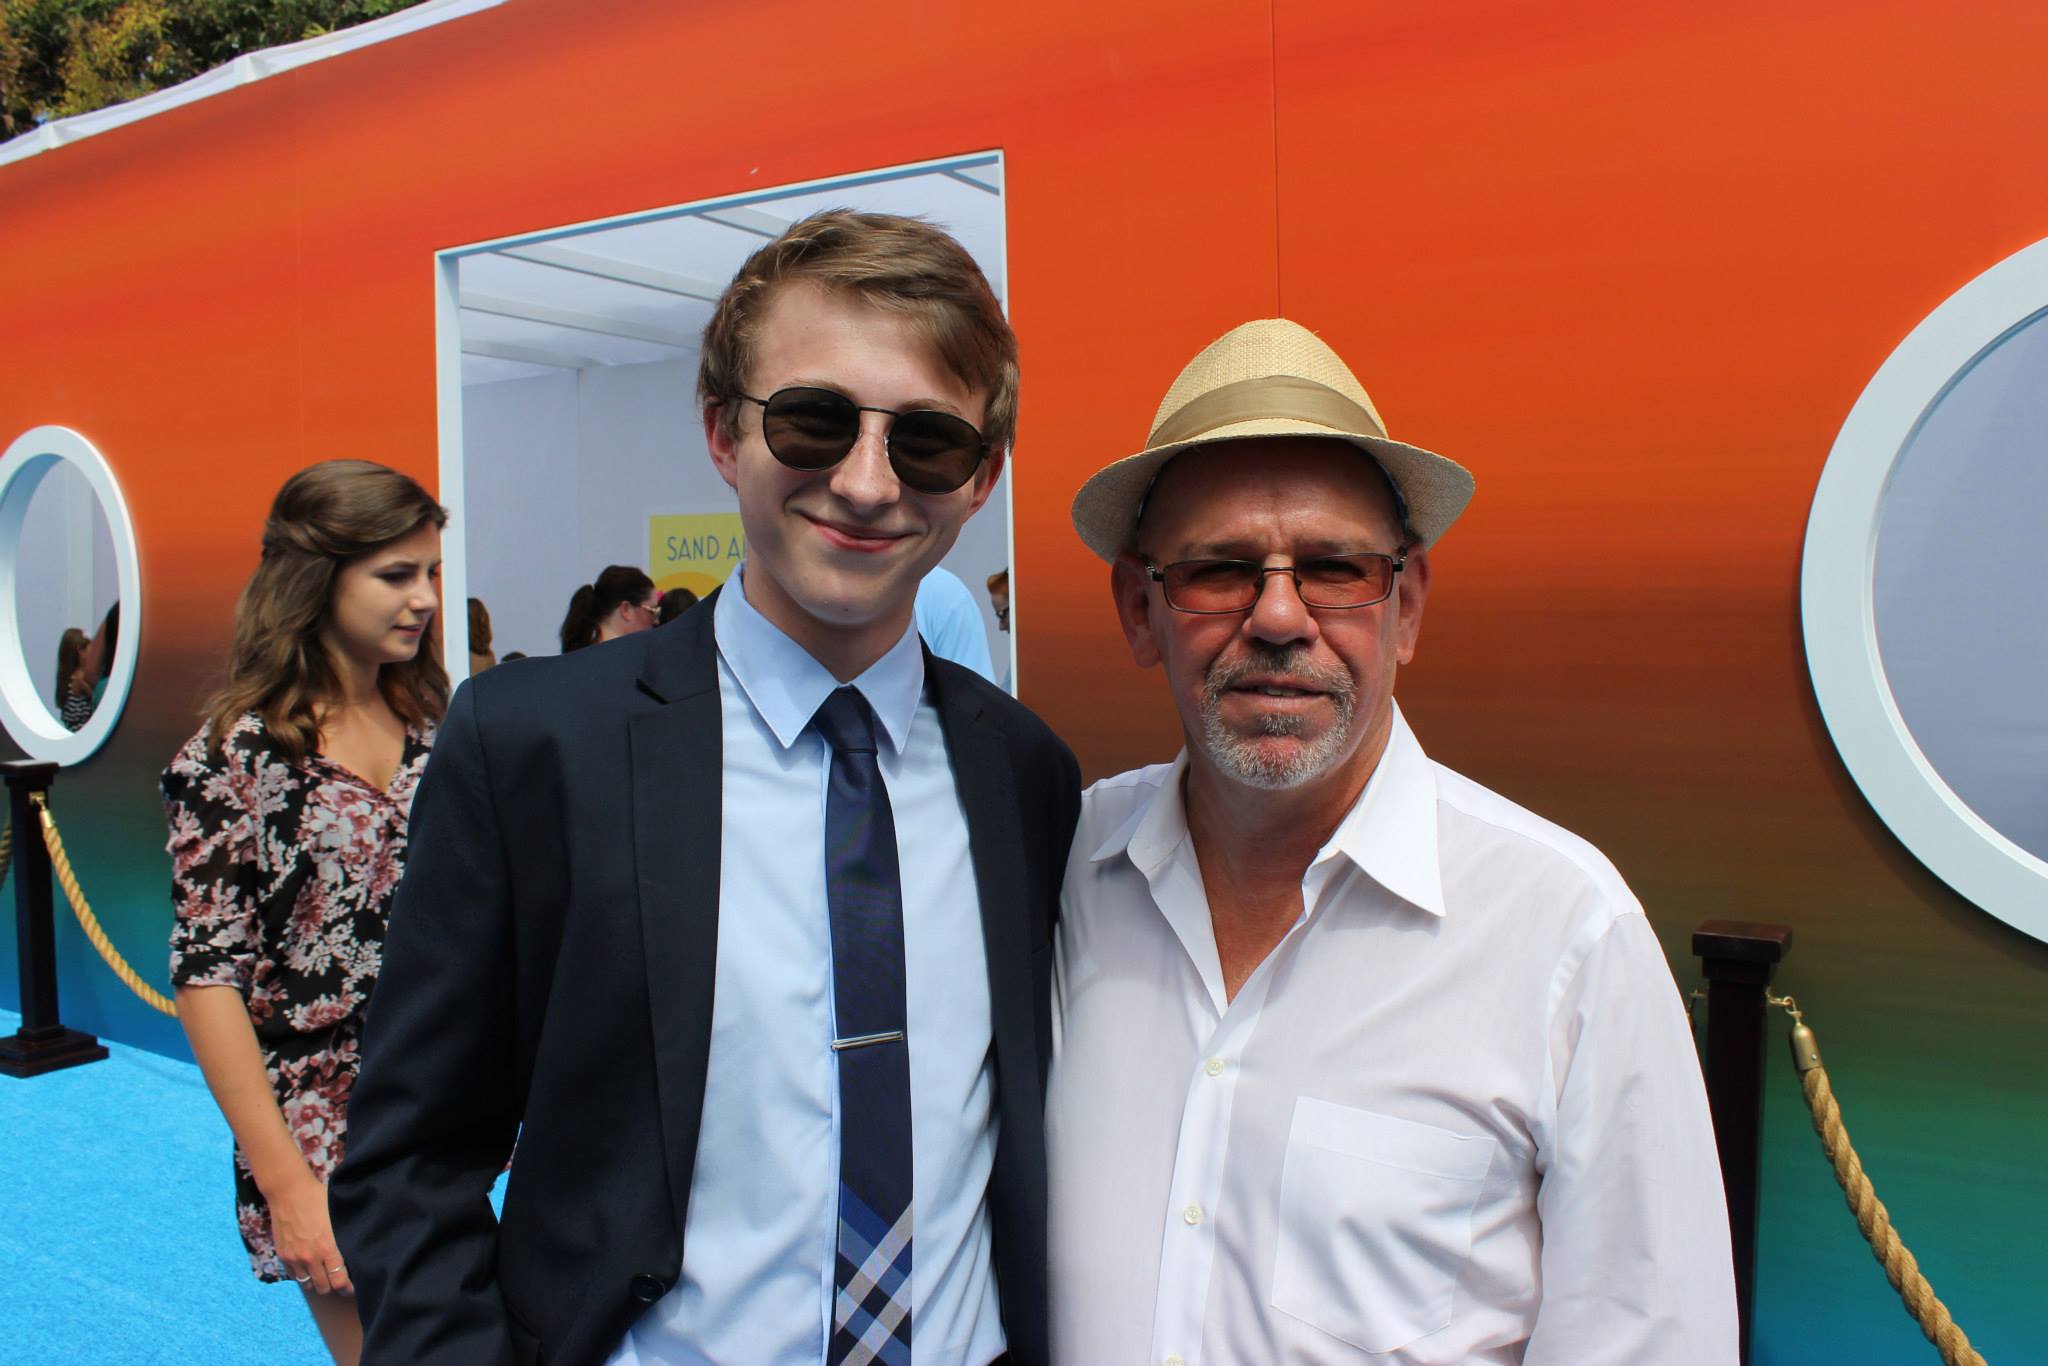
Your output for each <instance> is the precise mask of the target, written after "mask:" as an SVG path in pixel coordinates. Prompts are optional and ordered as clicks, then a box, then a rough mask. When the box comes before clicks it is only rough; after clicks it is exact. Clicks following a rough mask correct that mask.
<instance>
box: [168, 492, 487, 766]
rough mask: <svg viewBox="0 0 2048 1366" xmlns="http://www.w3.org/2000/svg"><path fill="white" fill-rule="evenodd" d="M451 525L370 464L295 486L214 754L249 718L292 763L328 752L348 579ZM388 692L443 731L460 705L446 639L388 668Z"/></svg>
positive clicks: (266, 552)
mask: <svg viewBox="0 0 2048 1366" xmlns="http://www.w3.org/2000/svg"><path fill="white" fill-rule="evenodd" d="M447 524H448V513H447V511H446V510H445V509H444V508H442V506H441V505H440V504H439V503H436V502H435V501H434V500H433V498H432V497H431V496H430V495H429V494H428V493H427V491H426V490H425V489H423V488H421V487H420V486H419V484H418V483H416V482H415V481H414V480H412V479H411V478H410V477H408V476H406V475H403V474H400V473H399V472H398V471H397V470H394V469H389V468H387V467H385V466H383V465H378V464H374V463H372V462H371V461H368V460H327V461H323V462H321V463H320V464H318V465H314V466H312V467H310V468H308V469H303V470H300V471H299V472H298V473H297V474H295V475H293V476H292V477H291V478H289V479H287V480H285V482H284V487H283V488H281V489H279V490H278V491H277V498H276V500H275V501H273V502H272V503H271V505H270V519H269V521H267V522H265V523H264V525H263V561H262V563H260V564H258V565H257V566H256V572H255V573H254V574H252V575H251V576H250V577H249V584H248V586H247V587H246V588H244V589H243V590H242V598H241V601H240V602H239V603H237V604H236V605H235V641H234V646H233V648H232V649H231V651H230V652H229V655H228V676H227V682H226V683H224V684H223V685H222V686H221V689H220V691H218V692H216V693H215V694H214V695H213V696H212V697H211V698H210V699H208V701H207V703H206V715H207V724H208V727H209V731H210V741H209V744H210V747H211V749H212V751H213V753H214V754H215V755H216V756H218V755H219V753H220V746H221V742H222V741H223V740H224V739H226V737H227V734H228V732H229V730H231V729H233V727H234V724H235V722H236V720H237V719H238V718H240V716H241V715H242V713H243V712H247V711H253V712H256V713H258V714H259V715H261V716H262V718H263V725H264V728H265V729H266V730H267V731H268V732H269V734H270V738H271V739H272V740H273V741H274V742H276V743H277V744H278V745H279V746H280V747H281V748H282V749H283V750H284V751H285V753H286V754H287V755H289V756H290V757H291V758H293V759H302V758H304V757H305V756H306V755H307V754H309V753H311V752H312V751H313V750H315V749H316V748H318V747H319V743H320V722H319V710H320V708H321V707H322V706H324V705H325V704H327V703H329V702H331V701H333V700H334V699H335V697H336V696H337V695H339V693H340V691H341V682H340V679H339V678H338V677H337V676H336V674H335V671H334V662H333V660H332V659H330V658H329V656H328V653H327V646H326V643H325V642H324V641H322V639H321V636H320V633H321V628H322V627H324V626H325V625H326V624H327V618H328V613H329V611H330V610H331V608H332V605H333V601H334V581H335V577H336V575H338V574H339V573H340V571H341V568H342V566H343V565H346V564H347V563H348V562H349V561H351V560H354V559H358V558H360V557H362V556H364V555H368V554H370V553H372V552H374V551H376V550H380V549H382V548H383V547H384V546H387V545H389V544H390V543H391V542H393V541H396V540H398V539H400V538H402V537H405V536H409V535H411V534H412V533H413V532H415V531H417V530H419V528H420V527H422V526H426V525H432V526H434V527H435V528H437V529H438V528H440V527H444V526H446V525H447ZM436 625H438V623H436ZM377 687H378V690H379V691H381V692H382V693H383V694H384V700H385V701H387V702H389V703H390V704H391V709H392V710H393V711H395V712H397V713H398V715H399V717H400V719H402V720H403V721H405V722H406V724H407V725H413V726H417V725H421V724H424V723H425V722H428V721H439V720H440V719H441V714H442V713H443V712H444V711H446V710H447V707H448V671H447V669H445V668H444V667H442V664H441V636H440V633H439V631H437V630H434V629H431V628H430V629H429V630H427V631H425V632H424V633H422V635H421V637H420V648H419V653H418V654H416V655H414V656H413V657H412V658H411V659H409V660H407V661H406V662H405V663H403V664H386V665H384V666H383V667H382V668H380V669H379V670H378V671H377Z"/></svg>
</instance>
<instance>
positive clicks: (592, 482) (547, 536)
mask: <svg viewBox="0 0 2048 1366" xmlns="http://www.w3.org/2000/svg"><path fill="white" fill-rule="evenodd" d="M695 384H696V358H695V357H694V356H692V357H690V358H688V359H685V360H677V361H662V362H658V363H655V364H650V365H613V366H603V367H598V368H593V369H588V370H577V371H569V370H564V371H561V372H559V373H558V374H552V375H545V376H541V377H539V378H536V379H521V380H504V381H500V382H498V383H495V384H477V385H470V386H468V387H466V388H465V389H464V390H463V398H462V402H463V459H464V478H465V481H466V486H467V487H466V501H467V505H468V506H467V513H468V519H469V525H468V531H467V542H466V547H465V549H466V553H467V557H468V572H469V591H470V593H471V594H473V595H474V596H476V597H479V598H482V599H483V601H484V603H485V605H486V606H488V607H489V608H490V612H491V625H492V631H493V634H494V637H495V639H494V646H495V648H496V650H497V652H498V653H499V654H500V655H501V656H502V655H504V654H505V653H506V652H508V651H511V650H523V651H525V652H526V653H528V654H552V653H554V652H555V650H556V648H557V643H556V641H557V637H556V631H557V630H558V628H559V627H560V625H561V620H562V614H563V612H564V611H566V610H567V608H568V605H569V596H570V594H572V593H573V592H575V590H576V587H577V585H579V584H583V583H588V582H589V581H590V580H591V579H592V578H594V577H595V576H596V575H597V573H598V572H599V571H600V570H602V569H603V568H604V567H605V566H606V565H608V564H631V565H636V566H638V567H640V568H641V569H647V568H648V567H649V566H648V563H647V519H648V518H649V517H650V516H655V515H660V514H671V513H707V512H736V511H738V510H739V505H738V503H737V502H736V501H735V500H734V497H733V493H732V490H731V489H729V488H727V487H726V484H725V481H724V480H722V479H720V478H719V476H718V472H717V471H716V470H715V469H714V468H712V465H711V456H710V452H709V451H708V450H707V449H706V447H705V444H704V431H703V427H702V425H701V423H700V422H699V420H698V417H697V409H696V402H695V398H694V392H695ZM1008 499H1009V475H1008V472H1007V471H1006V472H1005V473H1004V475H1003V478H1002V480H1001V481H1000V482H999V483H998V484H997V487H996V490H995V492H994V494H993V495H992V496H991V497H990V499H989V501H988V503H987V505H986V506H984V507H983V509H982V510H981V511H980V512H979V513H977V514H976V515H975V516H974V517H973V518H972V519H970V520H969V521H968V523H967V525H966V527H965V528H964V529H963V530H962V532H961V534H960V540H959V542H958V544H956V545H955V546H954V548H953V550H952V552H951V553H950V554H949V555H948V556H947V557H946V560H945V565H946V567H947V568H948V569H950V570H951V571H952V572H953V573H955V574H957V575H959V576H960V578H961V579H962V580H963V581H964V582H965V583H966V584H967V586H968V588H969V590H970V591H971V592H972V593H973V595H974V598H975V600H976V601H977V602H978V603H979V604H980V605H981V609H982V616H983V624H984V627H985V629H986V630H987V631H988V633H989V641H990V653H991V654H992V655H994V657H995V660H996V673H997V676H998V677H999V678H1001V679H1003V680H1005V681H1007V680H1008V678H1009V671H1010V664H1009V659H1010V651H1009V637H1008V636H1006V635H1001V634H999V633H998V632H997V629H996V620H995V612H994V610H993V609H992V608H991V607H990V606H989V603H988V594H987V592H986V590H985V585H986V581H987V579H988V576H989V575H990V574H992V573H994V572H996V571H997V570H999V569H1001V568H1003V567H1004V566H1005V565H1007V564H1008V563H1009V516H1008ZM565 533H566V534H565ZM450 606H451V611H452V610H453V606H454V605H453V604H451V605H450Z"/></svg>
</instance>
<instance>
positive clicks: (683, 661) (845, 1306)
mask: <svg viewBox="0 0 2048 1366" xmlns="http://www.w3.org/2000/svg"><path fill="white" fill-rule="evenodd" d="M1016 374H1017V369H1016V342H1015V339H1014V337H1013V336H1012V334H1011V332H1010V329H1009V326H1008V324H1007V323H1006V322H1005V321H1004V319H1003V316H1002V313H1001V311H1000V309H999V308H998V306H997V304H996V301H995V299H994V296H993V294H992V293H991V292H990V290H989V288H988V284H987V282H986V281H985V280H984V279H983V278H982V275H981V272H980V271H979V270H978V269H977V268H976V267H975V265H974V263H973V261H972V260H971V259H970V258H969V257H968V256H967V254H966V253H965V252H964V251H962V250H961V248H960V247H959V246H958V244H957V243H955V242H953V240H952V239H951V238H949V237H947V236H946V235H945V234H944V233H942V232H940V231H938V230H937V229H935V228H932V227H930V226H929V225H926V224H924V223H920V222H917V221H915V220H910V219H902V218H894V217H888V216H881V215H866V214H855V213H849V212H843V211H842V212H832V213H826V214H820V215H816V216H814V217H812V218H809V219H806V220H804V221H803V222H801V223H798V224H796V225H795V226H793V227H792V228H791V229H790V230H789V232H788V233H786V234H785V235H784V236H783V237H781V238H780V239H778V240H776V241H774V242H771V243H770V244H768V245H767V246H765V247H763V248H762V249H761V251H759V252H758V253H756V255H755V256H754V257H753V258H752V259H751V260H749V261H748V263H747V264H746V265H745V266H744V267H743V268H742V269H741V271H740V273H739V275H738V276H737V277H736V278H735V279H734V281H733V283H732V284H731V285H730V286H729V287H728V288H727V290H726V292H725V295H724V297H723V298H722V299H721V301H720V303H719V306H718V310H717V313H716V315H715V316H714V318H713V320H712V322H711V324H710V326H709V327H708V328H707V329H706V334H705V344H704V351H703V361H702V368H701V371H700V375H699V390H700V398H701V399H702V402H703V411H704V424H705V433H706V436H707V438H708V440H709V444H710V448H711V458H712V461H713V463H714V464H715V465H716V466H717V468H718V470H719V473H720V474H721V475H723V476H724V478H725V480H726V482H727V483H729V484H731V485H732V487H733V488H734V490H735V491H736V492H737V494H738V497H739V506H740V514H741V519H742V521H743V523H744V525H745V528H746V533H747V546H748V550H747V560H746V563H745V564H744V566H743V567H742V569H741V571H740V572H739V574H738V575H737V577H736V578H735V580H734V581H733V582H731V583H729V584H728V585H727V586H726V587H725V588H724V589H723V590H721V591H720V592H719V593H718V594H716V595H715V596H714V597H713V598H712V599H711V600H710V601H709V602H707V603H706V604H705V605H704V606H703V607H700V609H699V610H696V611H693V612H690V613H688V614H686V615H685V616H683V617H682V618H681V619H680V620H678V621H676V622H675V623H673V624H672V625H670V626H668V627H665V628H663V629H661V630H659V631H648V632H642V633H640V634H638V635H634V636H628V637H625V638H623V639H621V640H618V641H616V642H612V643H610V644H607V645H604V646H600V647H595V648H592V649H589V650H582V651H578V652H576V653H575V654H573V655H569V656H565V657H563V658H561V659H559V660H549V661H535V662H533V663H528V664H523V665H521V666H520V667H518V668H511V669H494V670H492V671H491V672H490V673H488V674H486V675H483V676H481V677H479V678H477V679H475V680H472V681H471V682H470V683H469V684H468V685H467V686H465V687H464V688H462V689H461V690H460V691H459V692H458V693H457V695H456V697H455V700H454V702H453V704H452V705H451V707H450V709H449V714H448V717H447V720H446V721H445V723H444V724H443V726H442V728H441V732H440V738H439V743H438V747H437V749H436V751H435V754H434V758H433V760H432V762H431V764H430V766H429V768H428V771H427V775H426V778H425V781H424V783H423V785H422V787H421V789H420V793H419V796H418V798H417V801H416V804H415V808H414V811H413V822H412V830H411V846H410V851H409V866H408V868H407V872H406V877H405V882H404V884H403V886H402V887H401V889H400V892H399V896H398V901H397V905H396V907H395V909H394V912H393V915H392V929H391V934H390V938H389V941H388V943H387V945H386V948H385V961H384V969H383V977H382V980H381V982H380V984H379V987H378V990H377V995H376V1000H375V1004H374V1006H373V1009H372V1012H371V1023H370V1026H369V1032H368V1038H367V1042H366V1045H365V1057H364V1063H363V1069H362V1075H361V1078H360V1080H359V1081H358V1082H357V1085H356V1089H355V1095H354V1099H353V1103H352V1106H351V1111H350V1128H349V1153H348V1158H347V1161H346V1162H345V1164H344V1166H343V1168H342V1170H341V1172H340V1173H339V1174H338V1175H337V1177H336V1178H335V1181H334V1184H333V1188H332V1197H331V1198H332V1204H333V1210H334V1221H335V1227H336V1232H337V1234H338V1236H339V1242H340V1246H341V1248H342V1250H343V1252H344V1254H345V1257H346V1260H347V1264H348V1269H349V1274H350V1276H351V1278H352V1279H353V1281H354V1283H355V1285H356V1287H357V1293H358V1295H359V1297H360V1300H361V1303H362V1310H363V1322H364V1327H365V1331H366V1342H365V1348H364V1358H363V1359H364V1361H365V1362H369V1363H373V1366H374V1364H376V1363H389V1366H398V1364H399V1363H404V1366H435V1364H436V1363H451V1364H453V1363H460V1366H484V1364H485V1363H494V1362H508V1363H509V1362H534V1361H545V1362H549V1363H590V1364H591V1366H595V1364H596V1363H600V1362H602V1363H616V1364H617V1366H653V1363H657V1362H659V1363H684V1362H687V1363H709V1362H745V1363H748V1366H782V1364H783V1363H788V1364H789V1366H796V1364H797V1363H803V1364H804V1366H842V1364H846V1366H865V1363H868V1362H882V1363H887V1366H907V1363H910V1362H911V1361H913V1360H915V1361H916V1362H918V1363H920V1364H922V1363H931V1364H932V1366H941V1364H942V1363H943V1364H945V1366H957V1364H964V1366H987V1363H989V1362H992V1361H998V1360H1002V1359H1004V1358H1005V1357H1006V1356H1007V1358H1008V1360H1010V1361H1013V1362H1017V1363H1041V1362H1043V1361H1044V1359H1045V1355H1046V1346H1045V1340H1046V1327H1045V1316H1046V1305H1045V1278H1046V1271H1045V1149H1044V1140H1043V1136H1042V1131H1041V1113H1042V1106H1043V1082H1044V1074H1045V1066H1046V1059H1047V1056H1048V1052H1049V1048H1050V1033H1049V1023H1048V1004H1047V1003H1048V999H1049V997H1048V991H1049V971H1050V946H1051V942H1052V928H1053V922H1054V919H1055V916H1056V913H1057V897H1058V890H1059V883H1060V874H1061V869H1062V867H1063V865H1064V863H1065V860H1066V855H1067V847H1068V844H1069V843H1070V841H1071V838H1072V833H1073V828H1074V822H1075V817H1076V811H1077V806H1078V789H1079V782H1078V772H1077V770H1076V767H1075V764H1074V760H1073V756H1072V755H1071V754H1070V753H1069V752H1068V751H1067V749H1066V747H1065V746H1064V745H1062V744H1061V743H1060V742H1059V740H1058V739H1057V738H1055V737H1054V736H1053V735H1052V733H1051V732H1050V731H1048V730H1047V729H1046V728H1045V726H1044V725H1043V724H1041V723H1040V722H1039V721H1038V720H1037V719H1036V718H1035V717H1033V716H1032V715H1031V714H1030V713H1029V712H1027V711H1025V710H1024V709H1023V708H1022V707H1021V706H1019V705H1018V704H1017V703H1015V702H1014V701H1012V700H1011V699H1010V698H1009V697H1008V696H1007V695H1005V694H1003V693H1001V692H999V691H997V690H996V689H994V688H992V687H990V686H989V685H988V684H986V683H985V682H983V681H982V680H981V679H979V678H977V677H975V676H974V675H973V674H971V673H969V672H968V671H967V670H964V669H961V668H959V667H957V666H955V665H951V664H948V663H946V662H944V661H941V660H936V659H934V658H933V657H932V656H931V655H930V654H929V652H927V651H925V650H924V649H923V648H922V646H921V644H920V642H919V640H918V637H917V635H916V632H915V630H914V628H913V626H912V624H911V613H912V605H913V602H914V600H915V597H916V593H917V585H918V582H919V580H920V579H922V578H923V576H924V574H925V573H926V571H928V570H929V569H930V568H931V567H932V566H933V565H934V564H936V563H937V562H938V560H939V559H940V557H941V556H943V555H944V554H945V553H946V551H947V550H948V549H949V548H950V547H951V546H952V544H953V541H954V538H955V537H956V535H957V534H958V532H959V530H960V527H961V524H962V523H963V522H965V521H966V519H967V518H968V516H969V515H971V514H972V513H973V512H975V511H976V510H977V509H978V508H980V506H981V505H982V503H983V502H984V501H986V499H987V498H988V495H989V492H990V490H991V489H992V488H993V487H994V485H995V482H996V478H997V475H998V474H999V473H1000V472H1001V468H1002V463H1003V460H1004V458H1005V456H1006V455H1007V452H1008V447H1009V443H1010V437H1011V433H1012V431H1013V429H1014V423H1015V412H1016ZM515 1135H516V1136H517V1138H518V1160H517V1162H516V1164H515V1165H514V1166H513V1169H512V1173H511V1177H510V1180H509V1184H508V1186H507V1189H506V1193H505V1202H504V1214H503V1219H502V1221H500V1220H498V1219H495V1218H494V1217H493V1215H492V1212H491V1207H490V1204H489V1202H488V1200H487V1198H486V1194H487V1191H488V1190H489V1188H490V1185H491V1183H492V1179H493V1178H494V1177H495V1176H496V1174H497V1173H498V1171H499V1169H500V1168H501V1167H502V1166H503V1165H504V1162H505V1160H506V1156H507V1154H508V1153H509V1152H510V1151H511V1150H512V1145H513V1140H514V1137H515Z"/></svg>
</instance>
